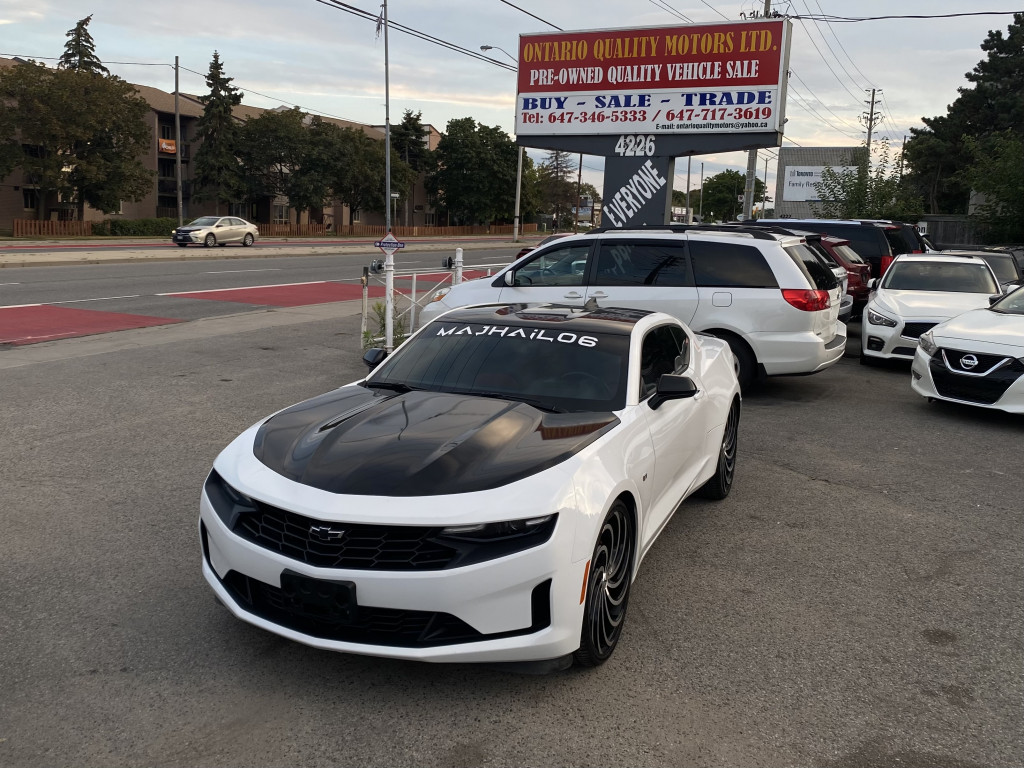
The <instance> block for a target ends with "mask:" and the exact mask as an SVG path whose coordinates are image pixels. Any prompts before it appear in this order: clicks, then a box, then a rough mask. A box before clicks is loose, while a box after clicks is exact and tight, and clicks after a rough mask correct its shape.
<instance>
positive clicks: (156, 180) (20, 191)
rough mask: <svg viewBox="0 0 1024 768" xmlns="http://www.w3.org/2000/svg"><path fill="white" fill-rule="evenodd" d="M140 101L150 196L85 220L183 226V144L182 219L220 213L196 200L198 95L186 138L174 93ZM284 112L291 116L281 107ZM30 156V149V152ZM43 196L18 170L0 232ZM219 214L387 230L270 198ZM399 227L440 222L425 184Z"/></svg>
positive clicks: (7, 186)
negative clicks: (159, 220)
mask: <svg viewBox="0 0 1024 768" xmlns="http://www.w3.org/2000/svg"><path fill="white" fill-rule="evenodd" d="M17 65H18V61H17V60H14V59H6V58H2V57H0V68H2V67H10V66H17ZM135 89H136V90H137V91H138V93H139V95H140V96H141V97H142V98H143V99H145V101H146V103H147V104H149V107H150V109H149V112H148V113H147V114H146V117H145V120H146V125H147V127H148V128H149V130H150V132H151V135H152V142H151V143H150V146H149V148H148V150H147V151H146V152H145V153H144V154H143V155H142V157H140V158H139V159H140V161H141V162H142V165H143V167H145V168H146V169H148V170H150V171H152V172H153V183H152V187H151V188H150V191H149V192H148V194H146V196H145V197H143V198H142V199H141V200H138V201H134V202H133V201H127V200H126V201H124V202H123V203H122V205H121V210H120V211H119V212H117V213H114V214H105V213H103V212H102V211H97V210H95V209H92V208H89V207H88V206H87V207H86V208H85V212H84V216H83V218H84V219H86V220H88V221H100V220H103V219H107V218H125V219H146V218H154V217H166V218H177V216H178V196H177V174H176V163H177V144H178V142H179V141H180V143H181V179H182V183H181V198H182V217H183V218H184V219H185V220H186V221H188V220H190V219H193V218H195V217H197V216H202V215H205V214H213V213H217V212H218V210H217V204H216V203H215V202H214V201H212V200H202V201H201V200H198V199H196V195H195V191H196V190H195V188H194V184H193V160H194V158H195V155H196V149H197V148H198V146H199V142H198V140H197V139H196V130H197V125H198V122H199V118H200V117H202V115H203V105H202V102H201V101H200V100H199V97H198V96H197V95H195V94H186V93H179V94H178V99H177V101H178V104H177V114H178V116H179V120H180V124H181V135H180V137H179V136H177V135H176V131H175V98H174V94H173V93H168V92H166V91H162V90H160V89H159V88H153V87H151V86H148V85H138V84H135ZM278 109H285V107H279V108H278ZM265 111H267V110H266V109H264V108H261V107H254V106H250V105H247V104H239V105H238V106H236V107H235V108H234V110H233V114H234V116H235V118H236V119H238V120H239V121H244V120H247V119H250V118H255V117H258V116H259V115H260V114H262V113H263V112H265ZM321 119H322V120H324V121H326V122H329V123H333V124H335V125H337V126H339V127H342V128H357V129H359V130H362V131H363V132H365V133H366V134H367V135H368V136H371V137H372V138H374V139H378V140H380V141H383V140H384V127H383V126H371V125H364V124H362V123H355V122H350V121H346V120H340V119H337V118H332V117H321ZM440 138H441V134H440V132H439V131H438V130H437V129H436V128H434V127H433V126H426V132H425V134H424V137H423V141H424V143H425V144H426V145H427V146H428V147H429V148H430V149H435V148H436V147H437V143H438V141H440ZM26 151H31V148H26ZM38 194H39V193H38V191H37V190H36V187H35V186H34V185H33V184H32V181H31V179H29V178H27V176H26V174H25V173H24V171H22V170H21V169H20V168H19V169H15V171H14V172H13V173H11V174H10V175H9V176H7V177H6V178H3V179H0V231H3V230H10V229H12V228H13V221H14V219H35V218H36V215H37V208H38V205H37V204H38ZM47 203H48V205H47V206H46V207H47V208H48V209H49V218H51V219H58V220H70V219H73V218H75V216H76V215H77V212H76V209H75V206H74V204H73V203H71V202H67V203H62V202H61V201H59V200H49V201H47ZM229 208H230V210H225V206H223V205H221V206H220V211H219V212H220V213H222V214H223V213H229V214H231V215H234V216H240V217H242V218H246V219H249V220H250V221H253V222H257V223H262V224H310V223H313V224H322V225H324V226H325V227H326V228H327V229H334V228H337V227H341V226H345V225H350V224H368V225H379V224H383V223H384V215H383V213H378V212H372V211H356V212H354V213H353V212H352V211H351V210H350V209H349V207H348V206H347V205H344V204H342V203H332V202H328V203H327V204H326V205H325V206H324V207H322V208H316V209H312V210H309V211H303V212H302V214H301V215H299V214H297V213H296V211H295V210H293V209H291V208H290V206H289V205H288V200H287V198H281V197H279V198H276V199H272V198H267V199H264V200H260V201H257V202H250V203H237V204H233V205H231V206H229ZM395 214H396V215H395V221H396V223H399V224H403V225H408V226H431V225H433V224H435V223H436V216H435V214H434V210H433V207H432V205H431V204H430V201H429V199H428V196H427V193H426V190H425V188H424V186H423V178H422V177H421V178H420V179H419V180H418V181H417V183H416V185H415V186H414V189H413V190H412V192H411V194H410V195H409V199H408V201H406V202H405V203H403V205H402V206H401V208H400V209H397V210H396V211H395Z"/></svg>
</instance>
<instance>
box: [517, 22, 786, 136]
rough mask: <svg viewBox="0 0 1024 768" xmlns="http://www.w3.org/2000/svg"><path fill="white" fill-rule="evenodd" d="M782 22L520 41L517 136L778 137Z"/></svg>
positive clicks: (569, 34) (781, 106)
mask: <svg viewBox="0 0 1024 768" xmlns="http://www.w3.org/2000/svg"><path fill="white" fill-rule="evenodd" d="M790 29H791V25H790V24H789V23H788V22H787V21H786V20H785V19H761V20H756V21H739V22H725V23H721V24H691V25H685V26H677V27H653V28H642V29H617V30H605V31H579V32H559V33H555V34H548V33H543V34H530V35H521V36H520V38H519V80H518V89H517V101H516V134H517V135H518V136H523V137H529V136H551V135H595V134H645V135H650V134H681V133H682V134H685V133H776V132H780V131H781V126H782V120H783V112H784V103H783V100H784V99H783V97H784V83H785V78H784V76H785V71H786V67H787V65H788V61H789V42H790V41H789V36H790Z"/></svg>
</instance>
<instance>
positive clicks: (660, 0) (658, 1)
mask: <svg viewBox="0 0 1024 768" xmlns="http://www.w3.org/2000/svg"><path fill="white" fill-rule="evenodd" d="M648 2H649V3H650V4H651V5H653V6H654V7H655V8H660V9H661V10H663V11H668V12H669V13H671V14H672V15H673V16H675V17H676V18H677V19H682V20H683V21H687V22H689V23H691V24H692V23H693V19H691V18H688V17H686V16H683V14H681V13H680V12H679V11H677V10H676V9H675V8H673V7H672V6H671V5H669V4H668V3H667V2H665V0H648Z"/></svg>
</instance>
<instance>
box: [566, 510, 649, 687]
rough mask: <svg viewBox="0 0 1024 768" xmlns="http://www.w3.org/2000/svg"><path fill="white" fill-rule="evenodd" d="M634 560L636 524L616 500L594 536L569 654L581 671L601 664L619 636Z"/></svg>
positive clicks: (616, 642)
mask: <svg viewBox="0 0 1024 768" xmlns="http://www.w3.org/2000/svg"><path fill="white" fill-rule="evenodd" d="M635 559H636V522H635V520H634V518H633V514H632V512H630V510H629V507H627V506H626V504H625V502H623V501H622V500H621V499H616V501H615V503H614V504H612V507H611V509H609V510H608V514H607V515H605V518H604V522H603V523H602V524H601V530H600V531H599V532H598V534H597V543H596V544H595V545H594V554H593V555H592V556H591V558H590V565H589V570H588V571H587V595H586V600H585V602H584V606H583V626H582V628H581V630H580V647H579V650H577V651H576V652H575V653H574V654H573V658H574V659H575V661H576V663H577V664H579V665H580V666H584V667H596V666H598V665H599V664H603V663H604V662H606V661H607V660H608V658H609V657H610V656H611V655H612V652H613V651H614V650H615V646H616V645H617V644H618V642H619V636H620V635H621V634H622V625H623V623H624V622H625V619H626V607H627V606H628V604H629V590H630V586H631V584H632V581H633V563H634V561H635Z"/></svg>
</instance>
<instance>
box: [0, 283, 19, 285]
mask: <svg viewBox="0 0 1024 768" xmlns="http://www.w3.org/2000/svg"><path fill="white" fill-rule="evenodd" d="M0 285H21V283H0Z"/></svg>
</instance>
